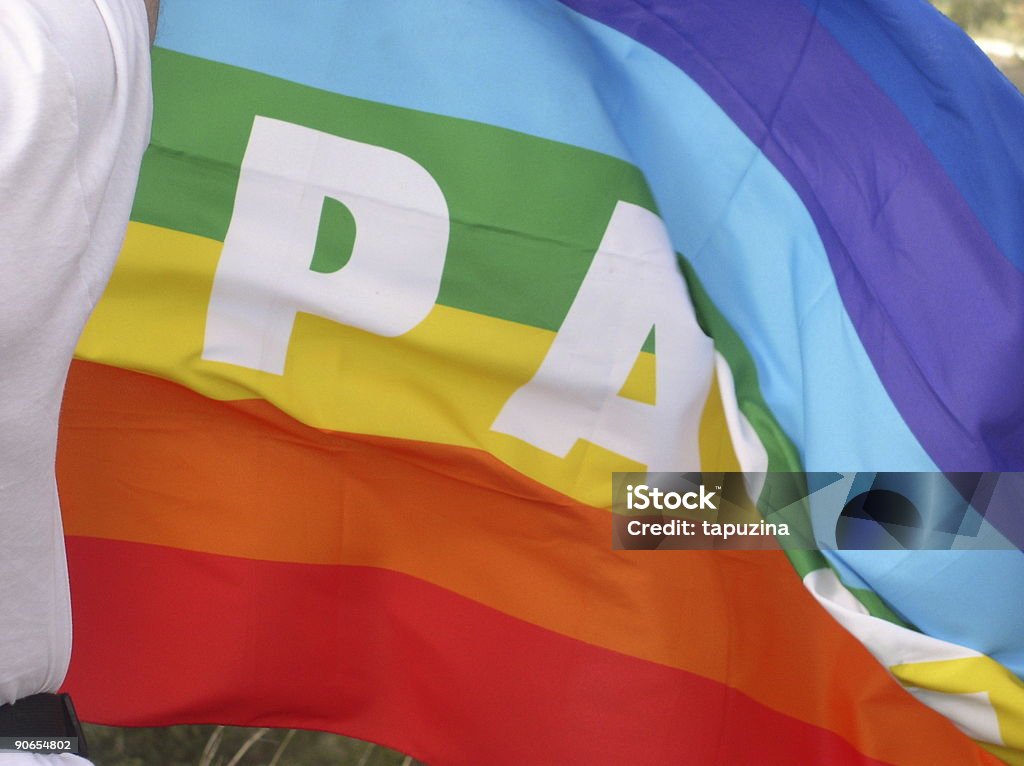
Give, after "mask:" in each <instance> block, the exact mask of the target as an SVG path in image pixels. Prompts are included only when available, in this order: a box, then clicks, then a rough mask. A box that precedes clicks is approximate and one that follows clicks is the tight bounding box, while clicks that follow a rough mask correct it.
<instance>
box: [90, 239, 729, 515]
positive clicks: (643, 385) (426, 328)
mask: <svg viewBox="0 0 1024 766" xmlns="http://www.w3.org/2000/svg"><path fill="white" fill-rule="evenodd" d="M220 250H221V243H220V242H217V241H215V240H210V239H206V238H203V237H198V236H195V235H191V234H184V233H181V232H177V231H173V230H169V229H164V228H161V227H156V226H150V225H146V224H140V223H132V224H131V225H130V226H129V229H128V236H127V239H126V242H125V246H124V250H123V251H122V254H121V257H120V260H119V261H118V264H117V268H116V269H115V271H114V275H113V277H112V279H111V282H110V285H109V287H108V289H107V291H106V293H105V294H104V296H103V298H102V300H101V301H100V303H99V306H98V307H97V309H96V311H95V312H94V314H93V316H92V318H91V320H90V322H89V324H88V326H87V327H86V330H85V333H84V334H83V336H82V338H81V341H80V342H79V345H78V349H77V356H78V357H79V358H81V359H86V360H89V361H94V362H100V363H103V364H108V365H113V366H116V367H121V368H124V369H130V370H137V371H140V372H145V373H149V374H152V375H156V376H158V377H161V378H165V379H168V380H172V381H175V382H177V383H180V384H182V385H185V386H187V387H188V388H190V389H192V390H193V391H196V392H198V393H201V394H203V395H204V396H207V397H210V398H213V399H220V400H235V399H252V398H259V399H264V400H267V401H269V402H271V403H273V404H274V405H275V406H277V407H278V408H280V409H281V410H283V411H284V412H287V413H288V414H289V415H291V416H292V417H294V418H296V419H297V420H299V421H301V422H303V423H306V424H308V425H311V426H313V427H316V428H322V429H328V430H333V431H347V432H354V433H363V434H373V435H379V436H391V437H397V438H403V439H415V440H420V441H428V442H435V443H441V444H451V445H457V446H465V447H475V448H479V449H483V450H486V451H488V452H490V453H491V454H493V455H495V456H496V457H497V458H499V459H500V460H502V461H503V462H505V463H507V464H508V465H510V466H512V467H513V468H515V469H516V470H519V471H520V472H522V473H524V474H526V475H528V476H530V477H531V478H533V479H535V480H537V481H540V482H542V483H544V484H547V485H548V486H550V487H552V488H554V489H556V490H558V491H560V492H562V493H564V494H566V495H569V496H571V497H573V498H575V499H577V500H579V501H581V502H584V503H588V504H590V505H597V506H606V505H607V504H608V502H609V498H610V494H611V484H610V482H611V477H610V474H611V472H612V471H636V470H643V468H644V466H642V465H640V464H638V463H636V462H634V461H632V460H629V459H627V458H625V457H623V456H621V455H617V454H615V453H612V452H609V451H607V450H605V449H602V448H601V447H598V446H596V445H593V444H590V443H588V442H585V441H582V440H581V441H579V442H577V444H576V446H575V447H574V448H573V449H572V451H571V452H570V453H569V454H568V455H567V456H566V457H565V458H559V457H556V456H554V455H550V454H548V453H545V452H543V451H541V450H538V449H536V448H535V447H533V446H531V445H529V444H526V443H524V442H522V441H520V440H518V439H515V438H514V437H511V436H507V435H504V434H499V433H496V432H494V431H491V430H490V426H491V424H492V423H493V422H494V419H495V418H496V417H497V415H498V412H499V411H500V410H501V407H502V406H503V405H504V404H505V402H506V401H507V400H508V398H509V397H510V396H511V395H512V393H513V392H514V391H515V390H516V389H517V388H519V387H520V386H521V385H523V384H524V383H526V382H527V381H528V380H529V379H530V378H531V377H532V376H533V374H534V373H535V372H536V370H537V368H538V367H539V366H540V363H541V361H542V359H543V358H544V355H545V354H546V353H547V351H548V348H549V346H550V344H551V341H552V340H553V338H554V333H552V332H550V331H547V330H542V329H537V328H535V327H529V326H527V325H523V324H518V323H515V322H509V321H506V320H502V319H495V318H492V317H488V316H484V315H481V314H475V313H472V312H467V311H463V310H460V309H453V308H450V307H446V306H435V308H434V310H433V311H432V312H431V314H430V315H429V316H428V317H427V318H426V319H425V320H424V321H423V322H422V323H421V324H420V325H419V326H417V327H416V328H415V329H413V330H412V331H410V332H409V333H406V334H405V335H402V336H400V337H397V338H384V337H381V336H378V335H373V334H371V333H367V332H364V331H362V330H357V329H355V328H352V327H348V326H345V325H341V324H338V323H335V322H331V321H329V320H325V319H323V318H320V317H315V316H310V315H306V314H299V315H298V317H297V318H296V322H295V328H294V331H293V335H292V343H291V346H290V349H289V356H288V361H287V368H286V369H287V373H286V374H285V375H283V376H277V375H272V374H268V373H264V372H260V371H257V370H250V369H246V368H243V367H237V366H233V365H227V364H222V363H217V362H207V361H204V360H202V359H201V358H200V354H201V353H202V345H203V333H204V323H205V318H206V310H207V304H208V302H209V298H210V288H211V285H212V283H213V276H214V272H215V269H216V266H217V260H218V258H219V256H220ZM654 364H655V360H654V358H653V356H652V355H650V354H647V353H643V354H641V356H640V358H639V359H638V362H637V365H636V368H635V370H634V373H633V375H631V377H630V380H629V383H628V386H629V393H630V394H631V395H633V396H635V397H638V398H641V397H646V396H650V395H652V394H653V391H654ZM709 403H710V405H711V406H708V407H706V411H705V413H704V418H703V420H702V423H701V438H700V443H701V453H702V455H701V457H702V458H704V459H703V460H702V463H703V464H704V465H703V467H704V468H705V470H723V471H724V470H738V467H737V464H736V459H735V456H734V454H733V450H732V445H731V443H730V442H729V437H728V432H727V428H726V425H725V418H724V413H723V411H722V407H721V403H720V399H719V396H718V389H717V387H713V388H712V390H711V394H710V397H709ZM695 457H696V456H695ZM695 467H696V466H679V468H680V469H689V470H692V469H693V468H695Z"/></svg>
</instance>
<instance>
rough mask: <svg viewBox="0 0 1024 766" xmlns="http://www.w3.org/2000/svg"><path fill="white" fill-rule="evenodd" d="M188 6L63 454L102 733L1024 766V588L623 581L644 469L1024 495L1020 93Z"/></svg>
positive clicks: (935, 58) (320, 7)
mask: <svg viewBox="0 0 1024 766" xmlns="http://www.w3.org/2000/svg"><path fill="white" fill-rule="evenodd" d="M164 5H165V8H164V11H163V13H164V17H163V20H162V26H161V29H160V33H159V36H158V40H157V48H156V49H155V50H154V54H153V67H154V92H155V97H156V110H155V117H154V130H153V141H152V145H151V147H150V149H149V151H148V153H147V155H146V159H145V162H144V165H143V171H142V176H141V179H140V185H139V191H138V195H137V198H136V203H135V208H134V211H133V214H132V223H131V224H130V226H129V230H128V235H127V240H126V243H125V247H124V250H123V253H122V255H121V258H120V261H119V263H118V266H117V268H116V270H115V273H114V276H113V278H112V280H111V283H110V285H109V287H108V289H107V291H106V293H105V294H104V296H103V298H102V300H101V301H100V304H99V306H98V308H97V311H96V313H95V314H94V316H93V317H92V319H91V321H90V324H89V326H88V327H87V329H86V332H85V334H84V336H83V337H82V339H81V342H80V344H79V347H78V352H77V361H76V362H75V364H74V365H73V368H72V372H71V376H70V379H69V383H68V389H67V394H66V401H65V406H64V412H63V416H62V417H63V420H62V437H61V452H60V457H59V461H58V471H59V474H58V475H59V480H60V482H61V492H62V503H63V510H64V517H65V532H66V535H67V548H68V557H69V566H70V569H71V578H72V597H73V605H74V619H75V645H74V654H73V659H72V666H71V670H70V672H69V676H68V682H67V685H68V688H69V689H70V690H71V691H72V692H73V693H74V694H75V698H76V703H77V705H78V708H79V710H80V712H81V713H82V715H83V717H84V718H86V719H89V720H94V721H98V722H103V723H111V724H122V725H163V724H172V723H189V722H205V723H230V724H242V725H260V726H285V727H302V728H312V729H323V730H329V731H338V732H343V733H345V734H349V735H352V736H356V737H360V738H364V739H369V740H373V741H376V742H380V743H383V744H386V745H389V746H391V747H395V748H397V749H400V750H403V751H405V752H407V753H410V754H413V755H415V756H416V757H417V758H420V759H422V760H425V761H427V762H430V763H439V764H440V763H453V764H476V763H482V762H490V763H516V764H520V763H538V764H540V763H576V762H580V763H609V764H622V763H667V762H679V763H701V764H704V763H708V764H737V763H858V764H859V763H893V764H916V763H921V764H929V765H931V764H947V763H948V764H966V763H995V762H996V760H995V758H996V757H999V758H1002V759H1004V760H1006V761H1009V762H1014V763H1017V762H1024V683H1022V681H1021V677H1022V675H1024V611H1022V610H1021V609H1020V604H1021V603H1024V554H1022V553H1021V552H1020V551H1018V550H1011V551H1001V552H970V553H966V552H950V551H940V552H927V553H922V552H912V553H897V552H892V551H886V552H861V553H854V552H844V553H843V554H842V555H834V554H833V555H830V556H829V558H828V559H826V558H825V557H824V556H822V555H820V554H817V553H806V552H805V553H794V554H792V555H791V556H790V557H789V558H787V556H786V555H785V554H783V553H781V552H771V551H749V552H740V551H732V552H729V551H699V552H698V551H689V552H676V553H669V552H646V551H613V550H612V549H611V528H612V524H611V513H610V511H609V508H608V507H609V504H610V498H611V473H612V472H613V471H630V470H634V471H635V470H647V469H649V470H717V471H729V470H750V471H758V470H762V471H763V470H773V471H800V470H822V471H825V470H845V471H879V470H886V471H893V470H913V471H929V470H931V471H934V470H945V471H956V470H961V471H968V470H969V471H982V470H987V471H1009V470H1014V469H1017V470H1020V469H1024V409H1022V408H1024V378H1022V376H1021V375H1020V374H1019V371H1020V369H1021V363H1022V358H1021V357H1022V354H1024V351H1022V349H1024V274H1022V269H1024V215H1022V213H1024V209H1022V208H1024V99H1022V98H1021V97H1020V94H1018V93H1017V92H1016V91H1015V90H1014V89H1013V87H1012V86H1011V85H1010V84H1009V83H1008V82H1007V81H1006V80H1005V79H1003V78H1001V76H1000V75H999V74H998V73H997V72H996V71H995V70H994V69H993V68H992V67H991V65H990V64H989V63H988V62H987V61H986V60H985V59H984V56H983V55H982V54H981V52H980V51H978V50H977V49H976V48H974V46H973V44H972V43H971V42H970V41H969V40H968V39H967V38H966V37H965V36H964V35H963V34H962V33H961V32H959V30H957V29H956V28H955V27H954V26H953V25H952V24H951V23H950V22H948V21H946V20H945V19H943V18H942V17H941V16H940V15H939V14H938V13H936V12H934V11H933V10H932V9H931V8H930V7H929V6H927V4H925V3H923V2H916V1H915V2H907V1H906V0H899V1H898V2H897V0H863V2H857V3H850V2H840V1H839V0H822V1H821V2H810V1H809V0H808V2H803V3H801V2H797V1H796V0H786V1H783V0H778V1H773V2H761V1H760V0H758V1H755V0H745V1H744V0H724V1H723V0H718V1H717V2H695V1H690V0H688V1H687V2H682V3H680V2H667V1H666V2H659V1H657V0H646V1H645V2H638V0H565V1H564V2H554V1H553V0H516V1H515V2H511V1H508V2H501V1H500V0H491V1H490V2H476V1H470V0H464V1H460V2H453V3H444V4H427V3H419V2H416V1H415V0H388V2H382V3H355V2H336V3H326V2H316V0H293V1H291V2H288V3H275V2H271V0H258V1H255V2H254V1H253V0H164ZM794 570H795V573H794ZM801 580H802V582H801ZM915 697H916V699H915ZM921 703H924V704H921ZM965 734H966V735H967V736H965ZM972 740H973V741H972Z"/></svg>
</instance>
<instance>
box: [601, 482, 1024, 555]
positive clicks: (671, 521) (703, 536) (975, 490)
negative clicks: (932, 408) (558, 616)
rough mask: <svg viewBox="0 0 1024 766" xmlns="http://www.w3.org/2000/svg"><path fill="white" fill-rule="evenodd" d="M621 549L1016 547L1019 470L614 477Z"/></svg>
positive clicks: (1023, 541) (1020, 515) (1022, 523)
mask: <svg viewBox="0 0 1024 766" xmlns="http://www.w3.org/2000/svg"><path fill="white" fill-rule="evenodd" d="M611 510H612V521H613V523H612V546H613V547H614V548H616V549H620V550H652V549H661V550H665V549H676V550H773V549H774V550H779V549H785V550H1021V549H1022V547H1024V473H939V472H934V473H822V472H819V473H709V472H702V473H697V472H691V473H654V472H648V473H617V474H613V481H612V503H611Z"/></svg>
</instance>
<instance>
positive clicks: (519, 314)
mask: <svg viewBox="0 0 1024 766" xmlns="http://www.w3.org/2000/svg"><path fill="white" fill-rule="evenodd" d="M153 77H154V91H155V93H156V98H157V101H156V105H155V116H154V126H153V145H152V146H151V148H150V150H149V151H148V152H147V154H146V158H145V162H144V165H143V170H142V177H141V179H140V184H139V192H138V196H137V198H136V202H135V209H134V211H133V213H132V218H133V220H135V221H140V222H143V223H148V224H154V225H157V226H163V227H167V228H170V229H175V230H177V231H182V232H187V233H190V234H197V235H200V236H203V237H208V238H211V239H216V240H220V241H223V240H224V235H225V233H226V232H227V228H228V223H229V221H230V218H231V208H232V205H233V202H234V196H235V189H236V186H237V184H238V176H239V166H240V164H241V161H242V157H243V155H244V152H245V147H246V142H247V141H248V137H249V132H250V129H251V127H252V122H253V118H254V117H255V116H256V115H257V114H259V115H262V116H264V117H272V118H276V119H279V120H285V121H288V122H292V123H296V124H299V125H303V126H305V127H309V128H313V129H316V130H321V131H324V132H327V133H332V134H334V135H338V136H343V137H345V138H349V139H352V140H355V141H362V142H365V143H370V144H374V145H378V146H384V147H386V148H388V149H392V150H394V151H397V152H401V153H402V154H405V155H407V156H409V157H411V158H412V159H414V160H415V161H416V162H418V163H419V164H420V165H422V166H423V167H424V168H426V170H427V171H428V172H429V173H430V174H431V175H432V176H433V177H434V179H435V180H436V181H437V183H438V185H439V186H440V188H441V190H442V192H443V193H444V195H445V199H446V200H447V203H448V207H449V212H450V215H451V221H452V226H451V238H450V243H449V249H448V257H447V262H446V265H445V271H444V276H443V279H442V283H441V291H440V296H439V298H438V303H441V304H443V305H446V306H451V307H453V308H459V309H464V310H466V311H472V312H475V313H478V314H485V315H487V316H491V317H495V318H499V319H507V320H511V321H514V322H520V323H522V324H527V325H531V326H533V327H539V328H543V329H547V330H557V329H558V328H559V327H560V326H561V324H562V321H563V319H564V318H565V315H566V313H567V311H568V309H569V306H570V305H571V303H572V300H573V298H574V297H575V296H576V292H577V290H578V289H579V286H580V284H581V282H582V280H583V276H584V274H585V273H586V271H587V268H588V267H589V266H590V262H591V260H592V259H593V255H594V252H595V251H596V250H597V247H598V244H599V243H600V241H601V237H602V235H603V234H604V230H605V227H606V226H607V224H608V221H609V219H610V218H611V214H612V210H613V209H614V207H615V204H616V202H618V201H619V200H623V201H626V202H631V203H633V204H637V205H640V206H643V207H645V208H647V209H650V210H654V209H655V208H654V202H653V200H652V198H651V195H650V192H649V191H648V188H647V185H646V183H645V182H644V179H643V177H642V175H641V174H640V172H639V171H638V170H637V169H636V168H635V167H633V166H632V165H629V164H628V163H625V162H623V161H621V160H618V159H615V158H612V157H608V156H606V155H603V154H599V153H596V152H592V151H589V150H586V149H580V148H577V147H573V146H569V145H566V144H561V143H557V142H554V141H548V140H545V139H540V138H535V137H533V136H528V135H524V134H522V133H516V132H514V131H510V130H505V129H503V128H497V127H494V126H491V125H484V124H480V123H475V122H470V121H467V120H458V119H453V118H450V117H442V116H438V115H434V114H427V113H424V112H417V111H413V110H409V109H400V108H397V107H393V106H387V105H385V104H378V103H374V102H369V101H364V100H360V99H355V98H350V97H347V96H343V95H338V94H335V93H329V92H326V91H322V90H317V89H315V88H309V87H306V86H302V85H298V84H296V83H292V82H288V81H285V80H281V79H278V78H274V77H270V76H267V75H262V74H257V73H254V72H250V71H248V70H244V69H239V68H236V67H231V66H227V65H224V64H218V63H214V62H210V61H206V60H204V59H199V58H195V57H192V56H186V55H183V54H180V53H174V52H171V51H167V50H162V49H156V50H154V52H153ZM197 88H202V90H203V92H204V97H203V98H202V99H201V100H200V99H196V98H195V91H196V89H197ZM310 259H311V262H312V259H313V253H310Z"/></svg>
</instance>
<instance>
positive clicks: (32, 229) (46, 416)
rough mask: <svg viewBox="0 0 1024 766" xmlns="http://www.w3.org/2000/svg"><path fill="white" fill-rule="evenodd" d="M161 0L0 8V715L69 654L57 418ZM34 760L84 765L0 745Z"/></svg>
mask: <svg viewBox="0 0 1024 766" xmlns="http://www.w3.org/2000/svg"><path fill="white" fill-rule="evenodd" d="M157 2H158V0H3V2H2V3H0V706H3V707H2V708H0V720H4V719H3V716H4V715H5V714H6V713H9V712H10V709H11V704H12V703H14V707H15V709H18V708H17V702H18V701H19V700H25V699H26V698H35V699H46V700H49V699H51V698H48V697H45V698H44V697H35V695H40V694H42V693H52V692H55V691H56V690H57V689H58V688H59V687H60V685H61V683H62V682H63V680H64V675H65V673H66V671H67V666H68V661H69V659H70V654H71V608H70V600H69V590H68V577H67V565H66V562H65V557H64V539H63V533H62V528H61V520H60V510H59V506H58V499H57V487H56V483H55V478H54V460H55V455H56V444H57V418H58V414H59V411H60V403H61V397H62V394H63V389H64V383H65V379H66V376H67V371H68V366H69V364H70V362H71V356H72V353H73V350H74V347H75V343H76V341H77V339H78V336H79V334H80V333H81V331H82V328H83V326H84V324H85V320H86V318H87V317H88V315H89V312H90V311H91V310H92V308H93V306H94V305H95V303H96V300H97V299H98V298H99V296H100V294H101V293H102V291H103V288H104V286H105V285H106V282H107V279H108V277H109V275H110V271H111V269H112V268H113V265H114V261H115V259H116V257H117V253H118V251H119V249H120V246H121V243H122V240H123V238H124V234H125V229H126V226H127V223H128V215H129V212H130V210H131V204H132V198H133V196H134V193H135V185H136V182H137V178H138V173H139V166H140V164H141V161H142V153H143V151H144V149H145V147H146V145H147V143H148V141H149V131H150V120H151V113H152V96H151V85H150V65H149V45H150V42H151V35H152V34H153V31H154V29H155V21H156V4H157ZM24 708H27V706H24ZM6 720H8V722H9V721H10V720H11V719H10V718H9V717H8V718H7V719H6ZM40 733H42V732H24V734H26V735H31V734H40ZM33 760H36V761H38V762H39V763H46V764H53V763H75V762H78V763H84V761H82V760H81V759H78V758H76V757H75V756H72V755H55V756H24V755H15V754H7V753H0V764H5V765H6V762H7V761H11V763H12V765H13V764H17V765H18V766H26V765H27V764H31V763H32V762H33Z"/></svg>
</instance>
